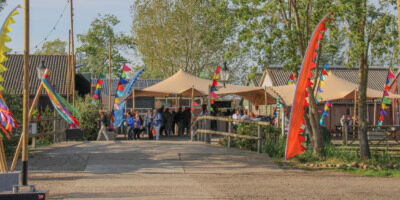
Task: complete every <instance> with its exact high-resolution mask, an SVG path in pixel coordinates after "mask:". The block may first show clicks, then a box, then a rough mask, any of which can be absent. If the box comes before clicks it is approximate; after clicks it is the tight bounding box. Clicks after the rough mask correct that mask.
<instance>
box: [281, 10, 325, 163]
mask: <svg viewBox="0 0 400 200" xmlns="http://www.w3.org/2000/svg"><path fill="white" fill-rule="evenodd" d="M329 15H331V13H329V14H328V15H326V16H325V17H324V18H323V19H322V20H321V21H320V22H319V24H318V26H317V27H316V28H315V30H314V33H313V35H312V37H311V39H310V42H309V43H308V47H307V52H306V54H305V55H304V59H303V64H302V66H301V70H300V74H299V77H298V78H297V87H296V93H295V96H294V99H293V104H292V112H291V115H290V125H289V132H288V137H287V142H286V152H285V159H286V160H287V159H289V158H292V157H293V156H295V155H297V154H300V153H302V152H303V151H304V150H305V147H303V145H302V144H301V143H302V142H303V141H304V137H303V136H301V135H300V134H301V133H303V132H304V130H303V129H302V126H304V113H305V111H304V107H305V106H308V103H307V101H306V94H307V93H306V91H307V87H309V86H310V85H311V83H310V79H309V78H308V75H309V72H310V71H311V69H313V68H314V67H315V63H314V61H313V59H314V58H315V57H316V56H317V54H316V53H315V50H316V49H317V48H318V46H319V44H318V41H319V40H320V39H322V37H323V35H322V33H321V32H322V31H325V30H326V28H325V25H324V23H325V21H326V19H327V18H328V16H329Z"/></svg>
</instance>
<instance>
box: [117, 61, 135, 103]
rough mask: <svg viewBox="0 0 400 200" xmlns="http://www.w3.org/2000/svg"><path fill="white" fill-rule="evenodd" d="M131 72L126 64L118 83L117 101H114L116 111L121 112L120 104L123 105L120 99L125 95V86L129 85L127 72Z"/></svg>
mask: <svg viewBox="0 0 400 200" xmlns="http://www.w3.org/2000/svg"><path fill="white" fill-rule="evenodd" d="M129 71H131V68H129V67H128V66H127V65H126V64H124V66H122V74H121V78H119V82H118V88H117V93H116V95H115V99H114V108H115V109H116V110H119V109H120V107H119V104H120V103H121V100H120V98H121V97H122V95H123V92H124V90H125V88H124V86H123V85H125V84H127V83H129V82H128V81H127V80H126V79H125V78H126V72H129Z"/></svg>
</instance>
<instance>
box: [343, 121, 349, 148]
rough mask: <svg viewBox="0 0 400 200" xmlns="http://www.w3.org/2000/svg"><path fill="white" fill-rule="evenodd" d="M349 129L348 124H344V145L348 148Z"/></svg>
mask: <svg viewBox="0 0 400 200" xmlns="http://www.w3.org/2000/svg"><path fill="white" fill-rule="evenodd" d="M348 130H349V129H348V127H347V123H344V126H343V130H342V132H343V134H342V135H343V136H342V137H343V144H344V145H346V146H347V138H348Z"/></svg>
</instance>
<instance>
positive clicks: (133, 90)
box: [132, 88, 135, 109]
mask: <svg viewBox="0 0 400 200" xmlns="http://www.w3.org/2000/svg"><path fill="white" fill-rule="evenodd" d="M132 109H135V89H134V88H132Z"/></svg>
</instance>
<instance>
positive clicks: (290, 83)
mask: <svg viewBox="0 0 400 200" xmlns="http://www.w3.org/2000/svg"><path fill="white" fill-rule="evenodd" d="M292 84H294V75H293V74H291V75H290V78H289V81H288V85H292Z"/></svg>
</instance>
